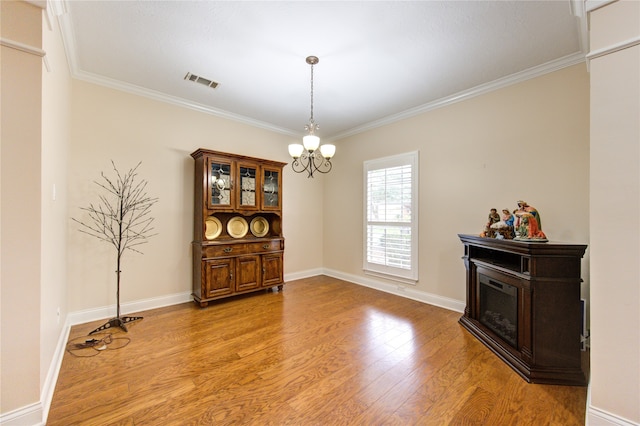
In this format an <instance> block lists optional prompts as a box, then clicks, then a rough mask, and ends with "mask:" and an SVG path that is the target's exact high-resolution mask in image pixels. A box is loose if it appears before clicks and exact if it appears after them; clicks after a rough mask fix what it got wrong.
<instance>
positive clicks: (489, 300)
mask: <svg viewBox="0 0 640 426" xmlns="http://www.w3.org/2000/svg"><path fill="white" fill-rule="evenodd" d="M458 236H459V238H460V241H461V242H462V243H463V244H464V256H463V258H462V259H463V260H464V265H465V267H466V269H467V274H466V281H467V300H466V307H465V310H464V315H463V316H462V317H461V318H460V324H461V325H462V326H463V327H464V328H466V329H467V330H468V331H469V332H470V333H471V334H473V335H474V336H475V337H477V338H478V339H479V340H480V341H481V342H482V343H484V344H485V345H486V346H487V347H488V348H489V349H490V350H491V351H493V352H494V353H495V354H496V355H497V356H498V357H500V358H501V359H502V360H503V361H504V362H506V363H507V364H508V365H509V366H510V367H511V368H513V370H515V371H516V372H517V373H518V374H519V375H520V376H521V377H522V378H524V379H525V380H526V381H528V382H530V383H547V384H558V385H575V386H584V385H586V383H587V377H586V374H585V371H584V369H583V365H582V350H581V343H580V336H581V332H582V321H583V318H582V303H581V300H580V285H581V282H582V280H581V279H580V264H581V259H582V256H583V255H584V253H585V250H586V249H587V246H586V245H579V244H562V243H554V242H546V243H541V242H520V241H513V240H500V239H494V238H482V237H479V236H474V235H463V234H459V235H458Z"/></svg>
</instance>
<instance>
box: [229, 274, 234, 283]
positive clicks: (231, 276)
mask: <svg viewBox="0 0 640 426" xmlns="http://www.w3.org/2000/svg"><path fill="white" fill-rule="evenodd" d="M229 281H233V272H231V273H230V274H229Z"/></svg>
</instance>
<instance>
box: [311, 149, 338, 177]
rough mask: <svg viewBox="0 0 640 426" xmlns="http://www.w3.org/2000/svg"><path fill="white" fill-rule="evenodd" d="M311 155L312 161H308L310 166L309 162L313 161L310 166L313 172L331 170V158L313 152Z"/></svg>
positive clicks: (327, 171)
mask: <svg viewBox="0 0 640 426" xmlns="http://www.w3.org/2000/svg"><path fill="white" fill-rule="evenodd" d="M311 156H312V157H313V162H310V166H311V163H313V164H312V166H313V171H314V172H315V171H317V172H320V173H329V172H330V171H331V168H332V167H333V165H332V164H331V160H327V159H326V158H324V157H323V156H322V155H320V154H318V153H315V152H314V153H313V154H312V155H311ZM316 160H318V161H316Z"/></svg>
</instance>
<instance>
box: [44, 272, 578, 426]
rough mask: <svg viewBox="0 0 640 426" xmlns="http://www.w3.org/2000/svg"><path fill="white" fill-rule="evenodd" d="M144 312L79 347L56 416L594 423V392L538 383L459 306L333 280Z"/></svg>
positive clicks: (90, 421)
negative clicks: (475, 331) (479, 332)
mask: <svg viewBox="0 0 640 426" xmlns="http://www.w3.org/2000/svg"><path fill="white" fill-rule="evenodd" d="M140 315H142V316H144V319H143V320H141V321H138V322H136V323H132V324H130V327H129V332H128V333H124V332H118V331H117V330H111V333H113V334H112V336H111V338H112V341H111V343H109V344H108V345H106V349H105V350H102V351H96V350H95V349H92V348H89V349H81V350H74V353H76V355H94V354H97V355H96V356H91V357H78V356H74V355H72V354H71V353H66V354H65V356H64V359H63V362H62V368H61V371H60V375H59V378H58V383H57V385H56V389H55V393H54V396H53V401H52V404H51V408H50V411H49V416H48V421H47V425H49V426H55V425H65V426H68V425H231V424H233V425H237V424H248V425H492V426H493V425H562V426H571V425H582V424H584V418H585V408H586V392H587V391H586V388H584V387H571V386H551V385H536V384H528V383H527V382H525V381H524V380H523V379H522V378H520V377H519V376H518V375H517V374H516V373H515V372H513V371H512V370H511V369H510V368H509V367H508V366H507V365H506V364H504V363H503V362H502V361H501V360H500V359H498V358H497V357H496V356H495V355H494V354H493V353H492V352H490V351H489V350H488V349H487V348H486V347H485V346H484V345H482V344H481V343H480V342H479V341H478V340H476V339H475V338H474V337H473V336H471V335H470V334H469V333H468V332H467V331H466V330H464V329H463V328H462V327H461V326H460V325H458V322H457V321H458V318H459V317H460V314H459V313H457V312H452V311H448V310H446V309H441V308H437V307H434V306H430V305H426V304H423V303H420V302H416V301H413V300H408V299H405V298H401V297H398V296H394V295H390V294H386V293H382V292H379V291H376V290H372V289H369V288H366V287H362V286H358V285H355V284H351V283H347V282H344V281H340V280H337V279H333V278H329V277H325V276H319V277H313V278H308V279H303V280H297V281H292V282H289V283H287V284H286V285H285V287H284V290H283V291H282V292H279V293H261V292H259V293H254V294H251V295H247V296H240V297H238V298H234V299H228V300H225V301H219V302H215V303H212V304H210V305H209V307H207V308H205V309H201V308H199V307H198V306H197V305H196V304H195V303H185V304H181V305H175V306H171V307H167V308H161V309H155V310H151V311H146V312H143V313H140ZM103 322H104V321H98V322H95V323H90V324H83V325H79V326H74V327H73V328H72V330H71V333H70V341H72V342H76V343H77V342H84V340H85V337H84V336H86V334H87V333H88V332H90V331H91V330H93V329H95V328H96V327H98V326H100V325H101V324H102V323H103ZM104 336H105V335H104V334H102V335H98V336H97V337H96V338H97V339H101V338H102V337H104ZM127 342H128V344H127V345H126V346H124V347H121V348H119V349H117V348H118V347H119V346H122V345H123V344H125V343H127Z"/></svg>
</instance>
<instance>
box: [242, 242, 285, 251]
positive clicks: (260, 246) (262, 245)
mask: <svg viewBox="0 0 640 426" xmlns="http://www.w3.org/2000/svg"><path fill="white" fill-rule="evenodd" d="M247 246H248V250H249V253H262V252H269V251H278V250H282V248H281V247H280V240H265V241H261V242H259V243H249V244H247Z"/></svg>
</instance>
